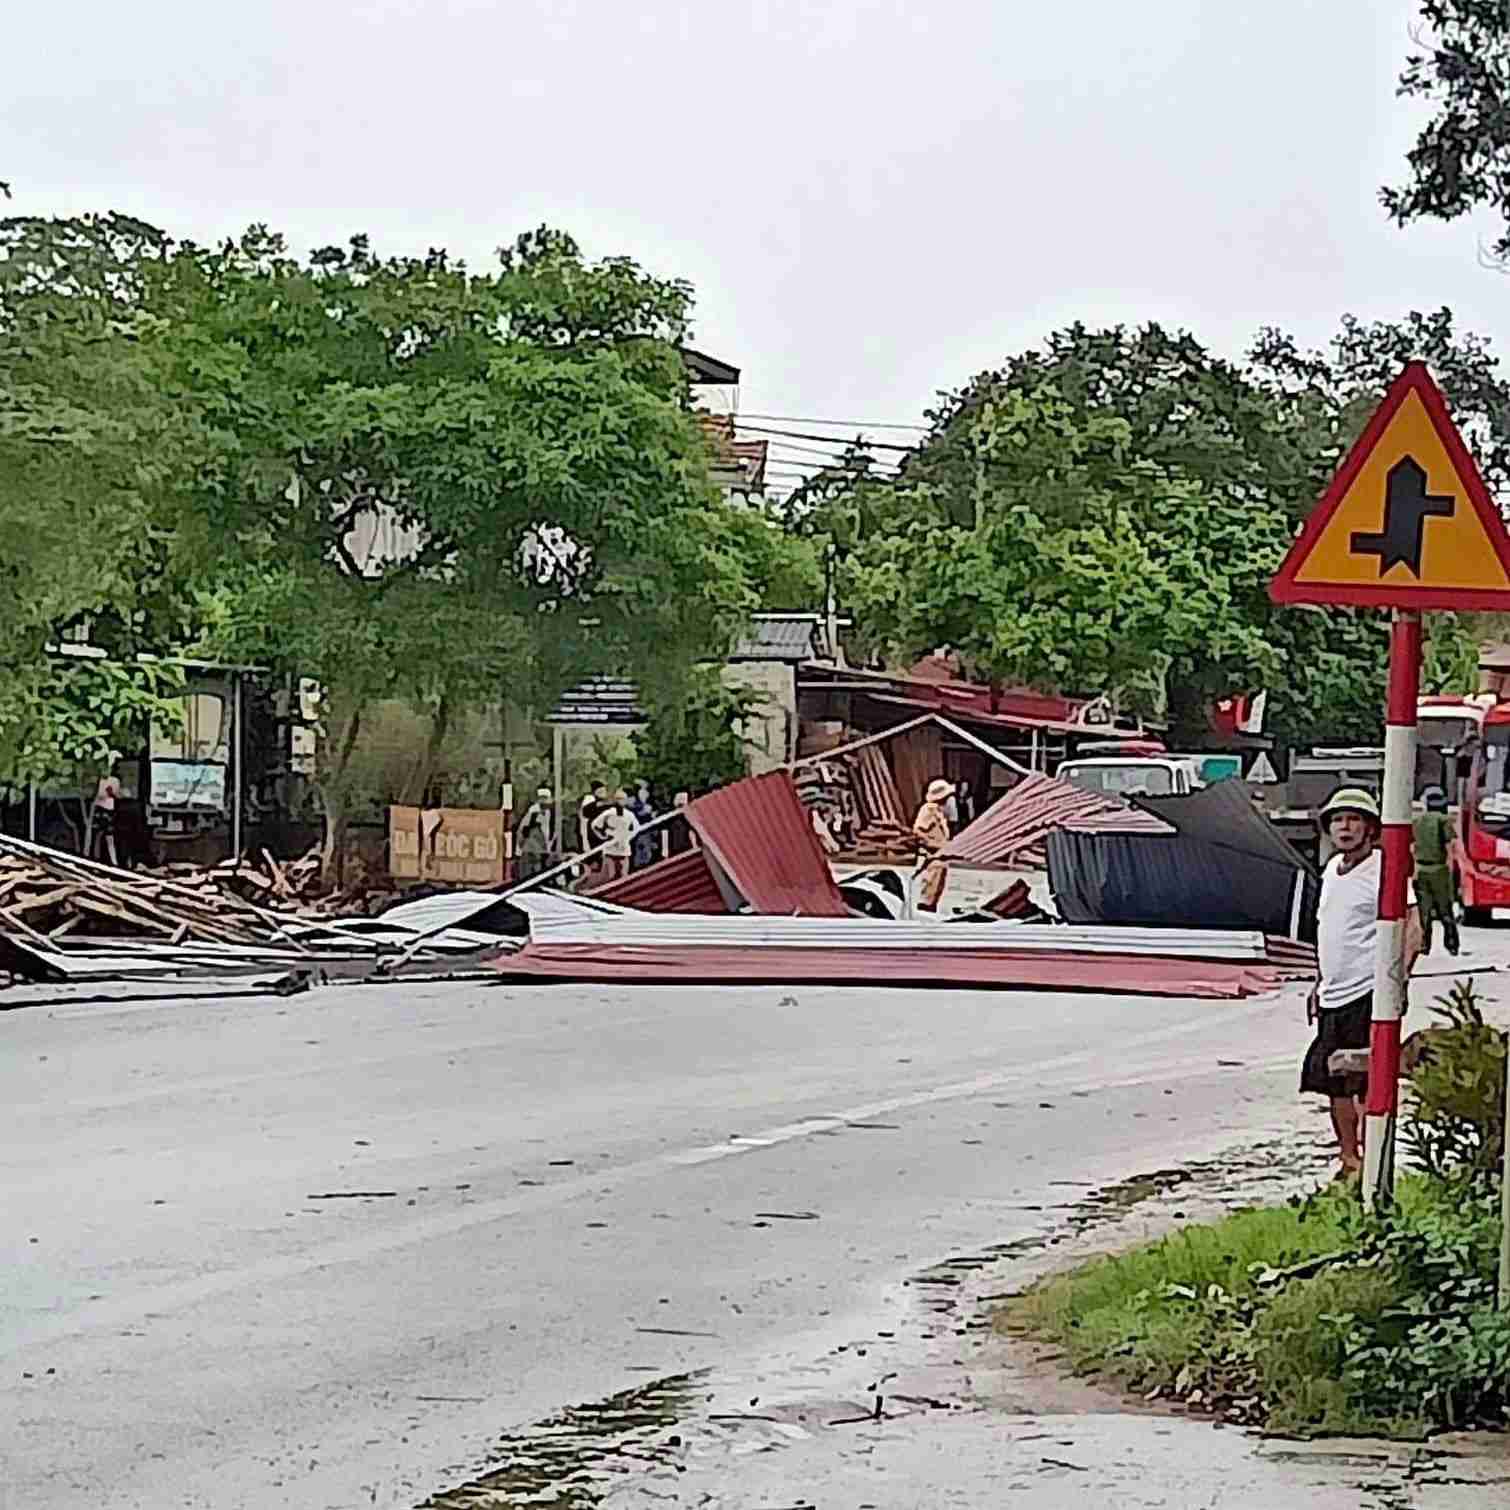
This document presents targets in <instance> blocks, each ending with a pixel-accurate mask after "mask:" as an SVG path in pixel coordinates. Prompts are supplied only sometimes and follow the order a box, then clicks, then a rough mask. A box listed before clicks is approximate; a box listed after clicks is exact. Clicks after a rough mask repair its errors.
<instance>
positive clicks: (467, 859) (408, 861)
mask: <svg viewBox="0 0 1510 1510" xmlns="http://www.w3.org/2000/svg"><path fill="white" fill-rule="evenodd" d="M507 835H508V830H507V827H506V815H505V814H504V813H502V812H500V811H498V810H497V809H488V808H470V807H429V808H418V807H401V806H393V807H390V808H389V809H388V868H389V870H390V872H391V873H392V875H393V878H394V880H396V881H445V882H449V883H451V884H453V885H458V886H497V885H499V884H501V883H502V881H503V879H504V870H505V865H506V863H507V860H508V837H507Z"/></svg>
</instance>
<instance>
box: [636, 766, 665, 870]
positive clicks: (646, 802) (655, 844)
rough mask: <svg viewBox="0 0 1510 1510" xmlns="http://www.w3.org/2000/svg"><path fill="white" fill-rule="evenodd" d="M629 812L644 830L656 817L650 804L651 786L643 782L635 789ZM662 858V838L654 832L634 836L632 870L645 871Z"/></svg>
mask: <svg viewBox="0 0 1510 1510" xmlns="http://www.w3.org/2000/svg"><path fill="white" fill-rule="evenodd" d="M629 811H630V812H631V813H633V814H634V818H635V822H636V823H638V824H639V825H640V828H641V829H643V828H644V827H645V825H646V824H647V823H649V822H650V820H651V819H652V818H654V817H655V808H654V807H653V806H652V805H651V802H650V787H649V784H648V783H646V782H644V781H642V782H641V783H640V784H639V786H637V787H636V788H635V792H634V796H633V797H631V798H630V799H629ZM660 857H661V836H660V835H659V834H658V833H656V832H655V831H654V830H652V831H651V832H650V833H648V834H646V833H638V834H636V835H635V836H634V844H633V846H632V847H631V850H630V868H631V869H633V870H644V868H645V867H646V866H647V865H654V864H655V862H656V861H657V860H659V859H660Z"/></svg>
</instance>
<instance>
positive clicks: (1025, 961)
mask: <svg viewBox="0 0 1510 1510" xmlns="http://www.w3.org/2000/svg"><path fill="white" fill-rule="evenodd" d="M881 926H883V927H884V926H885V925H884V924H882V925H881ZM981 926H982V927H989V926H991V925H990V924H982V925H981ZM1004 926H1011V925H1004ZM494 968H495V969H497V970H500V971H502V972H503V973H505V974H507V975H516V976H526V977H533V978H538V979H547V980H576V981H606V980H615V981H641V982H648V981H665V982H671V983H674V984H679V985H693V984H701V983H729V984H737V985H746V984H749V983H752V982H763V983H766V984H777V983H779V984H783V985H817V984H823V985H872V984H874V982H875V981H877V980H885V981H886V982H887V983H888V984H889V985H917V986H954V987H959V986H968V987H974V988H976V989H986V988H1005V987H1018V988H1023V987H1028V988H1033V989H1037V990H1046V991H1100V992H1106V993H1115V994H1117V995H1119V996H1120V995H1142V996H1198V997H1218V998H1228V999H1232V998H1237V997H1243V996H1255V995H1257V994H1258V993H1259V992H1262V991H1270V990H1273V989H1275V988H1276V987H1278V986H1279V985H1281V984H1282V983H1283V982H1284V981H1285V980H1287V979H1293V978H1294V977H1295V975H1296V973H1297V972H1296V971H1295V970H1294V969H1286V968H1284V967H1282V966H1274V965H1269V964H1246V963H1242V962H1234V961H1226V960H1199V959H1170V958H1169V957H1168V956H1161V955H1148V956H1128V955H1117V954H1075V953H1052V952H1046V953H1043V954H1014V953H1012V952H1010V951H1007V950H995V949H971V948H969V947H964V946H962V947H960V948H957V949H955V950H952V951H949V952H937V953H934V952H923V951H919V950H915V949H906V948H901V949H874V950H850V949H802V948H790V947H776V948H765V949H751V948H748V947H745V946H742V945H738V944H734V945H722V946H720V945H712V946H687V945H676V944H633V945H604V944H569V943H559V944H558V943H530V944H527V945H526V946H525V947H524V948H523V949H521V950H520V951H519V953H517V954H515V955H512V956H510V957H509V958H507V959H500V960H498V961H496V962H495V963H494Z"/></svg>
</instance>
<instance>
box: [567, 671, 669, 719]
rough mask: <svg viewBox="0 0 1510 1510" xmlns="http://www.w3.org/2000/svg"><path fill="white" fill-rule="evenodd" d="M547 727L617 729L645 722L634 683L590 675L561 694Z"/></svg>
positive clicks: (610, 677) (637, 690) (637, 689)
mask: <svg viewBox="0 0 1510 1510" xmlns="http://www.w3.org/2000/svg"><path fill="white" fill-rule="evenodd" d="M546 722H547V723H550V724H593V725H616V726H618V727H620V728H624V727H628V726H630V725H637V724H643V723H644V722H645V714H644V710H643V709H641V707H640V705H639V688H638V687H637V686H636V685H635V683H634V682H628V681H623V680H621V679H620V678H618V677H613V676H591V677H588V679H587V680H586V681H584V682H578V683H577V685H576V686H575V687H571V688H568V689H567V691H565V692H563V693H562V694H561V700H560V701H559V702H558V703H557V704H556V706H555V708H554V709H552V711H551V713H550V715H549V717H547V719H546Z"/></svg>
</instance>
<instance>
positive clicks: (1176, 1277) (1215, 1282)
mask: <svg viewBox="0 0 1510 1510" xmlns="http://www.w3.org/2000/svg"><path fill="white" fill-rule="evenodd" d="M1457 1200H1458V1198H1457V1197H1456V1196H1455V1195H1454V1194H1453V1192H1452V1191H1451V1190H1450V1189H1448V1188H1447V1187H1445V1186H1444V1185H1443V1184H1442V1183H1441V1182H1440V1181H1436V1180H1428V1179H1425V1178H1423V1177H1420V1176H1413V1177H1406V1178H1405V1179H1403V1180H1402V1181H1401V1182H1400V1187H1399V1190H1398V1200H1397V1211H1396V1214H1395V1216H1394V1217H1393V1218H1392V1222H1393V1223H1394V1227H1393V1228H1392V1229H1391V1231H1393V1232H1396V1233H1398V1232H1401V1231H1403V1232H1410V1233H1414V1232H1417V1231H1419V1230H1425V1231H1433V1230H1435V1228H1436V1227H1437V1226H1439V1225H1440V1224H1442V1223H1444V1222H1451V1221H1453V1220H1456V1219H1457V1218H1456V1211H1457ZM1391 1242H1394V1243H1396V1244H1397V1245H1398V1237H1392V1238H1389V1239H1388V1240H1387V1241H1386V1240H1385V1239H1384V1238H1382V1237H1379V1236H1378V1235H1377V1234H1373V1235H1371V1234H1370V1233H1369V1232H1368V1231H1367V1230H1366V1229H1365V1226H1364V1224H1363V1222H1362V1219H1361V1217H1360V1215H1359V1211H1358V1202H1357V1195H1356V1192H1355V1191H1348V1190H1343V1189H1340V1188H1339V1189H1336V1190H1327V1191H1324V1192H1322V1193H1320V1194H1318V1195H1316V1196H1313V1197H1312V1198H1311V1199H1310V1200H1308V1201H1304V1202H1292V1203H1291V1204H1289V1205H1286V1206H1278V1207H1265V1208H1260V1209H1254V1210H1247V1211H1240V1212H1237V1213H1235V1214H1233V1215H1231V1216H1229V1217H1226V1218H1225V1219H1223V1220H1221V1221H1218V1222H1214V1223H1210V1224H1207V1225H1199V1226H1191V1227H1186V1228H1184V1229H1182V1230H1181V1231H1179V1232H1176V1233H1173V1234H1171V1235H1170V1236H1168V1237H1164V1238H1160V1239H1159V1240H1158V1241H1156V1242H1152V1243H1147V1244H1144V1245H1142V1246H1140V1247H1137V1248H1134V1249H1132V1250H1130V1251H1129V1252H1126V1253H1122V1254H1118V1255H1115V1256H1112V1257H1107V1258H1098V1259H1093V1260H1091V1261H1090V1262H1089V1263H1086V1264H1083V1265H1082V1266H1080V1267H1079V1268H1077V1269H1074V1270H1072V1271H1070V1272H1069V1273H1066V1274H1061V1275H1057V1276H1055V1277H1053V1278H1050V1279H1048V1280H1045V1281H1044V1282H1043V1283H1041V1284H1040V1285H1038V1286H1036V1287H1035V1288H1034V1289H1032V1290H1030V1291H1028V1292H1027V1293H1026V1294H1024V1295H1021V1296H1018V1297H1016V1298H1015V1299H1014V1300H1013V1301H1011V1302H1010V1303H1009V1304H1008V1305H1007V1306H1006V1307H1005V1308H1004V1309H1003V1311H1002V1313H1001V1314H1000V1316H999V1318H998V1324H999V1325H1000V1326H1001V1327H1003V1328H1004V1329H1006V1330H1010V1331H1027V1332H1028V1333H1030V1334H1032V1335H1035V1336H1038V1337H1041V1338H1044V1339H1047V1340H1051V1341H1053V1342H1054V1343H1056V1344H1058V1345H1060V1346H1061V1347H1062V1348H1063V1349H1064V1351H1065V1353H1066V1355H1067V1356H1068V1358H1069V1360H1070V1362H1071V1363H1072V1364H1073V1366H1074V1367H1075V1368H1076V1370H1077V1371H1080V1372H1090V1373H1095V1374H1098V1375H1100V1376H1102V1377H1104V1378H1107V1379H1108V1380H1111V1381H1113V1382H1115V1383H1117V1384H1120V1385H1121V1386H1123V1387H1125V1388H1127V1389H1128V1390H1132V1391H1136V1392H1138V1393H1141V1394H1148V1395H1160V1396H1164V1397H1166V1398H1172V1399H1178V1400H1183V1401H1185V1402H1187V1403H1189V1404H1191V1405H1193V1406H1195V1407H1196V1408H1199V1409H1203V1410H1211V1411H1215V1412H1219V1413H1221V1414H1223V1415H1226V1416H1228V1417H1229V1418H1231V1419H1236V1420H1241V1421H1246V1422H1253V1423H1259V1424H1263V1425H1267V1426H1270V1427H1272V1428H1274V1429H1277V1430H1284V1431H1290V1432H1295V1433H1299V1434H1333V1433H1349V1432H1368V1433H1381V1434H1385V1435H1391V1436H1406V1437H1418V1436H1420V1435H1422V1434H1423V1433H1424V1432H1425V1430H1427V1429H1428V1427H1429V1426H1430V1425H1432V1424H1446V1423H1445V1422H1444V1421H1443V1420H1442V1419H1440V1415H1441V1413H1440V1412H1439V1413H1438V1416H1439V1419H1437V1420H1435V1421H1433V1420H1432V1419H1431V1416H1430V1414H1429V1413H1428V1412H1426V1411H1423V1409H1422V1408H1421V1405H1420V1403H1419V1402H1420V1398H1421V1397H1420V1394H1419V1393H1416V1394H1415V1395H1414V1398H1412V1392H1411V1391H1410V1390H1409V1389H1397V1390H1395V1391H1394V1392H1393V1393H1392V1394H1386V1395H1377V1394H1371V1393H1370V1392H1369V1388H1370V1387H1369V1382H1368V1381H1369V1380H1370V1379H1371V1378H1372V1377H1373V1376H1374V1374H1375V1372H1376V1371H1377V1370H1376V1368H1375V1362H1376V1361H1377V1359H1376V1357H1375V1353H1374V1352H1371V1350H1377V1349H1379V1348H1381V1347H1383V1348H1386V1349H1387V1348H1390V1347H1394V1346H1396V1345H1397V1344H1398V1346H1399V1347H1400V1348H1401V1349H1402V1350H1403V1349H1405V1347H1406V1343H1405V1341H1404V1339H1405V1334H1406V1333H1407V1332H1409V1331H1410V1330H1411V1328H1412V1326H1414V1325H1415V1323H1414V1322H1412V1321H1411V1319H1410V1317H1411V1314H1412V1307H1413V1305H1414V1304H1415V1301H1416V1300H1417V1299H1418V1297H1416V1296H1415V1295H1414V1292H1413V1286H1417V1287H1418V1285H1419V1279H1418V1276H1417V1275H1416V1274H1415V1272H1414V1270H1413V1269H1412V1266H1411V1265H1409V1264H1398V1263H1393V1262H1391V1260H1390V1253H1391V1251H1392V1250H1391V1248H1390V1246H1389V1243H1391ZM1475 1303H1476V1302H1475ZM1418 1319H1419V1318H1418ZM1418 1332H1419V1328H1417V1333H1413V1334H1412V1335H1413V1336H1416V1335H1417V1334H1418ZM1402 1355H1405V1354H1402ZM1492 1356H1493V1355H1490V1354H1488V1353H1487V1352H1486V1357H1490V1358H1491V1365H1492ZM1490 1383H1491V1388H1490V1389H1489V1390H1488V1392H1487V1393H1483V1394H1482V1398H1485V1399H1498V1398H1499V1397H1498V1396H1497V1395H1495V1393H1494V1388H1493V1381H1490Z"/></svg>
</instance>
